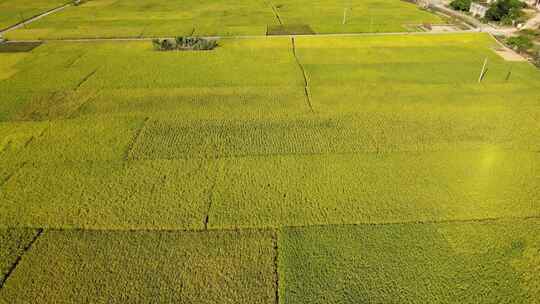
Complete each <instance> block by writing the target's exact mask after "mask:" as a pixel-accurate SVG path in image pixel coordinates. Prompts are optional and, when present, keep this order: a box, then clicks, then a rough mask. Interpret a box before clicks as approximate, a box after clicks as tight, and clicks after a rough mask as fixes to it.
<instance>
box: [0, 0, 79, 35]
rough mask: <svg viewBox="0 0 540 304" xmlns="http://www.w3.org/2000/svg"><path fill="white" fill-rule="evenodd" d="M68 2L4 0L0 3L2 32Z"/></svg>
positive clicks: (0, 26) (61, 0) (0, 28)
mask: <svg viewBox="0 0 540 304" xmlns="http://www.w3.org/2000/svg"><path fill="white" fill-rule="evenodd" d="M68 2H69V1H68V0H16V1H13V0H3V1H2V2H0V30H2V29H5V28H8V27H10V26H12V25H14V24H17V23H19V22H22V21H25V20H27V19H30V18H32V17H34V16H37V15H39V14H41V13H43V12H45V11H49V10H52V9H54V8H57V7H60V6H62V5H64V4H66V3H68Z"/></svg>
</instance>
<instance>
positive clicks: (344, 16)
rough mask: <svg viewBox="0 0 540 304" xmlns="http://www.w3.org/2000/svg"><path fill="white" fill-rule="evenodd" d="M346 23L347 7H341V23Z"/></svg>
mask: <svg viewBox="0 0 540 304" xmlns="http://www.w3.org/2000/svg"><path fill="white" fill-rule="evenodd" d="M345 23H347V8H344V9H343V24H345Z"/></svg>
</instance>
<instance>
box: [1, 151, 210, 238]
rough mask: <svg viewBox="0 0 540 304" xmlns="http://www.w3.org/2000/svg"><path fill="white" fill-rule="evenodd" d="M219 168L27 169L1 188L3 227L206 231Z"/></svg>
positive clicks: (181, 164) (159, 164)
mask: <svg viewBox="0 0 540 304" xmlns="http://www.w3.org/2000/svg"><path fill="white" fill-rule="evenodd" d="M214 166H215V165H214ZM214 166H213V165H212V164H211V163H205V164H203V163H201V162H197V161H174V162H172V161H153V162H127V163H121V162H82V163H65V164H61V163H57V164H27V165H26V166H24V167H23V168H22V169H20V170H18V171H17V173H16V174H15V175H14V176H12V177H11V178H10V179H9V180H8V181H7V182H6V183H5V184H4V185H3V186H2V187H1V191H0V227H52V228H68V227H71V228H93V229H135V228H141V229H202V228H203V227H204V221H205V217H206V213H207V209H208V204H209V197H210V196H209V190H210V188H211V185H212V183H213V178H214V175H215V174H216V172H214V171H215V170H217V169H216V168H214Z"/></svg>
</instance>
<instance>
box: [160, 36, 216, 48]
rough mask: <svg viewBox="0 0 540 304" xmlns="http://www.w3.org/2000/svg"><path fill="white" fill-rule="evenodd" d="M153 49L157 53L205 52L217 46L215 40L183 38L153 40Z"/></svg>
mask: <svg viewBox="0 0 540 304" xmlns="http://www.w3.org/2000/svg"><path fill="white" fill-rule="evenodd" d="M152 44H153V45H154V49H156V50H158V51H189V50H193V51H206V50H213V49H215V48H216V47H217V46H218V42H217V40H214V39H207V38H200V37H183V36H179V37H176V38H175V39H154V40H152Z"/></svg>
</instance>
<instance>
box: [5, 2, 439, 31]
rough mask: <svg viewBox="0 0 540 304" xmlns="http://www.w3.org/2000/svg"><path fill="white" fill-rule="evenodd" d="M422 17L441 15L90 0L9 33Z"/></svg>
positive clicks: (371, 27)
mask: <svg viewBox="0 0 540 304" xmlns="http://www.w3.org/2000/svg"><path fill="white" fill-rule="evenodd" d="M344 15H346V16H345V17H344ZM149 16H150V17H149ZM344 19H345V24H343V20H344ZM423 23H435V24H437V23H444V20H443V19H442V18H441V17H439V16H437V15H434V14H431V13H429V12H427V11H423V10H420V9H419V8H417V7H416V6H415V5H414V4H411V3H406V2H402V1H399V0H364V1H350V0H338V1H330V0H317V1H307V0H295V1H285V0H284V1H278V0H271V1H270V0H234V1H230V0H185V1H169V2H167V1H162V0H88V1H85V2H83V3H82V4H81V5H78V6H71V7H69V8H67V9H65V10H63V11H62V12H59V13H56V14H54V15H51V16H47V17H45V18H43V19H41V20H38V21H36V22H35V23H32V24H30V25H28V26H26V27H25V28H22V29H19V30H17V31H14V32H11V33H9V34H8V35H7V37H8V38H10V39H68V38H107V37H156V36H174V35H203V36H213V35H220V36H235V35H264V34H265V33H266V31H267V29H268V27H269V26H274V25H280V24H283V25H287V26H296V25H299V24H302V25H307V26H309V27H310V28H311V29H312V30H313V31H314V32H316V33H365V32H405V31H410V30H411V28H414V26H416V25H419V24H423Z"/></svg>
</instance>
